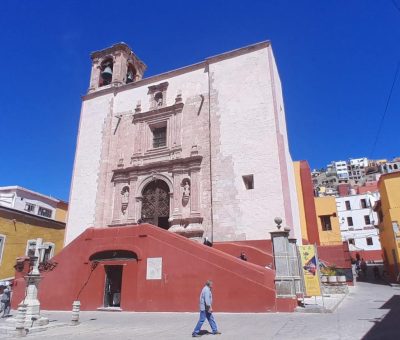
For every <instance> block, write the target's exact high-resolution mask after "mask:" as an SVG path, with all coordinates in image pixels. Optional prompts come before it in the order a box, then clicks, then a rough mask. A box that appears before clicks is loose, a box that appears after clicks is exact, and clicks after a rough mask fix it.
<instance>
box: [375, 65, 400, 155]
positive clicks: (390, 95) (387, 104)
mask: <svg viewBox="0 0 400 340" xmlns="http://www.w3.org/2000/svg"><path fill="white" fill-rule="evenodd" d="M399 68H400V61H398V62H397V67H396V72H395V74H394V78H393V82H392V86H391V88H390V92H389V96H388V98H387V100H386V106H385V110H384V111H383V114H382V117H381V120H380V122H379V127H378V131H377V133H376V137H375V141H374V144H373V145H372V149H371V152H370V155H371V158H372V156H373V154H374V152H375V147H376V144H377V143H378V139H379V135H380V134H381V130H382V126H383V122H384V120H385V116H386V112H387V109H388V107H389V103H390V99H391V98H392V93H393V89H394V86H395V85H396V81H397V76H398V75H399Z"/></svg>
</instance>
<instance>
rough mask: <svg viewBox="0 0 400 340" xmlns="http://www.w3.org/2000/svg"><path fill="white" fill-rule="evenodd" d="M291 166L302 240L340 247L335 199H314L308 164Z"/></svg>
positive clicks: (299, 162) (303, 162)
mask: <svg viewBox="0 0 400 340" xmlns="http://www.w3.org/2000/svg"><path fill="white" fill-rule="evenodd" d="M293 164H294V174H295V181H296V190H297V199H298V202H299V216H300V225H301V233H302V239H303V240H304V241H307V242H309V243H311V244H313V243H315V244H318V245H321V246H332V245H342V244H343V242H342V236H341V233H340V225H339V218H338V214H337V208H336V199H335V197H333V196H322V197H315V195H314V189H313V184H312V179H311V171H310V167H309V165H308V163H307V162H306V161H298V162H294V163H293Z"/></svg>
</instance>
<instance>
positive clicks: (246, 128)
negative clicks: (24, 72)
mask: <svg viewBox="0 0 400 340" xmlns="http://www.w3.org/2000/svg"><path fill="white" fill-rule="evenodd" d="M91 57H92V71H91V78H90V87H89V90H88V93H87V94H86V95H85V96H84V97H83V103H82V110H81V118H80V124H79V133H78V141H77V148H76V155H75V163H74V170H73V178H72V185H71V194H70V209H69V216H68V221H67V228H66V239H65V241H66V243H70V242H71V241H72V240H74V239H75V238H76V237H78V236H79V235H80V234H81V233H82V232H84V231H85V230H86V229H87V228H89V227H107V226H109V227H113V226H114V227H115V226H123V225H135V224H140V223H150V224H153V225H156V226H159V227H161V228H163V229H167V230H169V231H171V232H174V233H177V234H180V235H183V236H186V237H188V238H192V239H198V240H201V239H203V238H205V237H208V239H210V240H212V241H214V242H216V241H243V240H262V239H268V238H269V231H272V230H273V229H274V228H275V226H274V223H273V220H274V218H275V217H276V216H279V217H282V218H283V221H284V225H287V226H289V227H290V228H291V233H292V236H294V237H297V238H298V239H299V240H301V236H300V235H301V233H300V223H299V212H298V206H297V199H296V188H295V180H294V171H293V163H292V160H291V157H290V153H289V148H288V139H287V131H286V121H285V112H284V104H283V96H282V89H281V83H280V79H279V75H278V71H277V67H276V63H275V59H274V55H273V52H272V48H271V44H270V43H269V42H261V43H257V44H254V45H251V46H247V47H243V48H240V49H238V50H234V51H230V52H227V53H223V54H221V55H217V56H214V57H210V58H207V59H205V60H204V61H202V62H199V63H197V64H194V65H190V66H187V67H183V68H181V69H177V70H173V71H170V72H166V73H163V74H160V75H155V76H151V77H148V78H145V77H144V72H145V70H146V65H145V64H144V63H143V62H142V61H141V60H140V59H139V58H138V57H137V56H136V54H135V53H134V52H133V51H132V50H131V49H130V48H129V47H128V46H127V45H126V44H124V43H119V44H116V45H114V46H112V47H110V48H107V49H104V50H101V51H98V52H94V53H92V55H91Z"/></svg>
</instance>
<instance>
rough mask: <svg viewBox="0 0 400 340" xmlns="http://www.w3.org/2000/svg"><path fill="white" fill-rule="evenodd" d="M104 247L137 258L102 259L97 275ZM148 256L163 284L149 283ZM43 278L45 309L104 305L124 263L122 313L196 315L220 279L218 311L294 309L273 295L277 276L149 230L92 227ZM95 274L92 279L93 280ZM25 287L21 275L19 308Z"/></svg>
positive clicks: (17, 289)
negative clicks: (206, 289) (159, 266)
mask: <svg viewBox="0 0 400 340" xmlns="http://www.w3.org/2000/svg"><path fill="white" fill-rule="evenodd" d="M104 250H130V251H133V252H135V253H136V254H137V256H138V261H136V260H123V261H121V260H119V261H106V262H100V263H99V265H98V266H97V267H96V269H95V270H94V271H93V272H92V273H90V272H91V262H90V261H89V257H90V256H91V255H92V254H94V253H97V252H99V251H104ZM148 257H162V260H163V270H162V272H163V274H162V279H161V280H146V265H147V258H148ZM52 260H53V261H55V262H57V263H58V265H57V267H56V268H55V269H54V270H53V271H50V272H44V273H42V275H43V279H42V282H41V283H40V289H39V299H40V301H41V308H42V309H45V310H46V309H47V310H71V308H72V302H73V301H74V300H75V299H77V295H78V292H79V291H80V290H81V288H82V287H83V286H84V284H85V282H86V281H87V284H86V286H85V288H83V290H82V293H81V295H80V297H79V300H80V301H81V308H82V310H95V309H96V308H99V307H102V306H103V294H104V285H105V271H104V265H107V264H122V265H123V266H124V268H123V274H122V291H121V308H122V310H126V311H149V312H150V311H151V312H161V311H180V312H182V311H197V310H198V300H199V294H200V290H201V288H202V287H203V285H204V283H205V282H206V280H208V279H211V280H213V281H214V299H215V303H214V309H215V310H216V311H225V312H268V311H278V310H280V311H293V309H294V308H295V306H296V301H295V300H293V299H279V302H278V303H277V300H276V297H275V286H274V278H275V272H274V271H273V270H270V269H265V268H262V267H260V266H258V265H255V264H252V263H249V262H245V261H242V260H240V259H238V258H235V257H232V256H231V255H229V254H226V253H223V252H222V251H219V250H217V249H214V248H210V247H207V246H204V245H202V244H198V243H196V242H193V241H190V240H188V239H186V238H185V237H182V236H179V235H175V234H173V233H170V232H168V231H165V230H162V229H160V228H158V227H154V226H151V225H146V224H143V225H140V226H126V227H118V228H116V227H115V228H90V229H87V230H86V231H85V232H84V233H82V234H81V235H80V236H79V237H78V238H77V239H75V240H74V241H73V242H72V243H70V244H69V245H68V246H67V247H65V248H64V249H63V250H62V251H61V252H60V253H59V254H58V255H57V256H55V257H54V258H53V259H52ZM89 276H90V279H89V280H88V278H89ZM24 290H25V283H24V280H23V278H22V274H21V273H17V274H16V280H15V285H14V297H15V298H14V299H13V307H14V308H15V307H16V305H17V304H18V303H19V302H20V301H21V300H22V298H23V294H24Z"/></svg>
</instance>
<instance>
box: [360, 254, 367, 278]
mask: <svg viewBox="0 0 400 340" xmlns="http://www.w3.org/2000/svg"><path fill="white" fill-rule="evenodd" d="M360 267H361V270H362V272H363V276H364V278H367V262H365V260H364V258H362V259H361V264H360Z"/></svg>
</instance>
